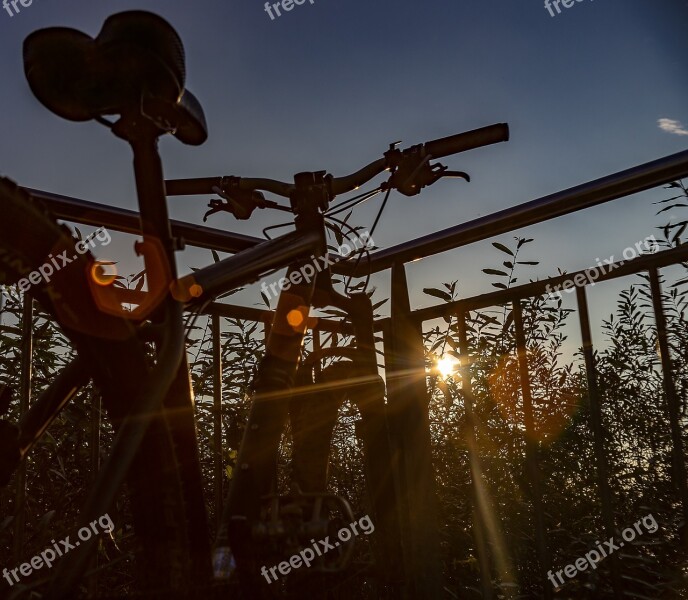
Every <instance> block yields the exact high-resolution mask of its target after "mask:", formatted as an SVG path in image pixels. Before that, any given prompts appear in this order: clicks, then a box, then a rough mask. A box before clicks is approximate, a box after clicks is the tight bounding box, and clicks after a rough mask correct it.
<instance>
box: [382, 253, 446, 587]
mask: <svg viewBox="0 0 688 600" xmlns="http://www.w3.org/2000/svg"><path fill="white" fill-rule="evenodd" d="M391 321H392V324H391V327H390V328H389V332H390V340H389V344H388V345H387V348H388V349H389V352H388V355H387V356H386V363H385V374H386V376H387V383H388V386H387V390H388V410H389V413H388V414H389V422H390V429H391V431H392V440H393V443H394V445H395V449H396V452H397V458H398V461H399V466H400V473H401V478H400V482H399V488H400V490H401V495H402V503H401V505H400V506H402V507H406V510H405V511H404V512H405V514H404V515H403V516H402V521H403V522H405V524H406V527H404V528H403V529H404V530H405V532H406V534H407V535H406V537H407V540H408V544H407V550H408V552H407V556H408V560H407V565H406V569H405V572H406V573H407V574H408V577H409V579H410V586H409V589H408V594H409V596H408V597H409V598H413V599H416V598H418V599H426V598H441V597H442V596H443V595H444V591H443V587H444V585H443V581H442V568H441V554H440V544H439V528H438V522H437V516H438V514H437V496H436V489H435V477H434V472H433V468H432V456H431V443H430V442H431V439H430V418H429V398H428V390H427V385H426V382H425V348H424V344H423V335H422V331H421V328H420V326H419V325H418V324H417V323H415V322H414V321H413V319H412V318H411V308H410V302H409V295H408V286H407V283H406V271H405V268H404V265H403V264H396V265H394V267H393V268H392V294H391ZM402 510H403V508H402Z"/></svg>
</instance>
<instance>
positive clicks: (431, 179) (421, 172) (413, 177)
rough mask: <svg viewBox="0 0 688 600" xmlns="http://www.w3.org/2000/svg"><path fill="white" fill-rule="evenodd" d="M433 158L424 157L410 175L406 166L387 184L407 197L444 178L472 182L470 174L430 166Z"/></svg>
mask: <svg viewBox="0 0 688 600" xmlns="http://www.w3.org/2000/svg"><path fill="white" fill-rule="evenodd" d="M431 159H432V157H431V156H430V155H426V156H424V157H422V158H421V159H420V160H419V161H418V163H417V164H416V165H414V166H413V170H412V171H411V173H410V174H407V173H408V170H409V165H408V164H405V165H403V167H405V168H401V169H399V170H397V171H395V172H394V173H392V176H391V177H390V178H389V181H388V182H387V186H388V187H393V188H396V189H397V190H398V191H399V192H400V193H402V194H404V195H405V196H415V195H416V194H419V193H420V191H421V190H422V189H423V188H424V187H427V186H429V185H432V184H433V183H435V182H437V181H439V180H440V179H441V178H442V177H452V178H461V179H464V180H466V181H469V182H470V180H471V177H470V175H469V174H468V173H466V172H464V171H449V170H448V167H446V166H445V165H443V164H441V163H435V164H430V160H431Z"/></svg>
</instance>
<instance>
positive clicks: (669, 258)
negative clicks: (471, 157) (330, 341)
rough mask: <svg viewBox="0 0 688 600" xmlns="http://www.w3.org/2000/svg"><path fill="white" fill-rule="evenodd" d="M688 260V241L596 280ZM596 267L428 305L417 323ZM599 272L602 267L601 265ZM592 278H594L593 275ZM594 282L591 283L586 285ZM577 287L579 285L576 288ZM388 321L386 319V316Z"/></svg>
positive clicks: (538, 292) (538, 289) (543, 288)
mask: <svg viewBox="0 0 688 600" xmlns="http://www.w3.org/2000/svg"><path fill="white" fill-rule="evenodd" d="M684 261H688V244H683V245H681V246H679V247H677V248H672V249H671V250H664V251H662V252H658V253H656V254H645V255H643V256H639V257H637V258H634V259H632V260H628V261H626V262H618V263H612V264H611V265H605V266H604V268H605V270H606V272H605V273H604V274H600V275H599V276H597V277H595V278H594V282H595V283H600V282H602V281H609V280H610V279H616V278H617V277H624V276H627V275H633V274H635V273H640V272H641V271H646V270H648V269H650V268H652V267H655V268H661V267H666V266H669V265H673V264H676V263H681V262H684ZM593 268H595V267H594V266H593V267H588V269H582V270H580V271H575V272H573V273H566V274H565V275H558V276H557V277H552V278H550V279H543V280H542V281H533V282H531V283H524V284H523V285H519V286H517V287H513V288H510V289H508V290H498V291H496V292H489V293H487V294H481V295H480V296H473V297H472V298H465V299H462V300H456V301H454V302H447V303H446V304H439V305H436V306H428V307H427V308H420V309H418V310H415V311H413V313H412V316H413V319H414V320H415V321H417V322H423V321H428V320H430V319H440V318H443V317H448V316H450V315H455V314H458V313H459V312H465V311H469V310H479V309H481V308H488V307H490V306H500V305H502V304H507V303H508V302H513V301H514V300H519V299H522V298H529V297H533V296H542V295H543V294H546V293H549V292H548V290H547V288H548V287H549V288H555V287H557V286H559V285H561V284H563V283H564V282H566V281H571V282H573V280H575V278H576V276H578V275H581V276H585V273H586V271H592V269H593ZM597 269H598V271H599V267H597ZM591 279H592V277H591ZM585 285H590V284H585ZM572 289H575V286H574V288H572ZM384 320H386V319H384Z"/></svg>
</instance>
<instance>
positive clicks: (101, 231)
mask: <svg viewBox="0 0 688 600" xmlns="http://www.w3.org/2000/svg"><path fill="white" fill-rule="evenodd" d="M96 240H98V241H99V242H100V245H101V246H107V245H108V244H109V243H110V242H111V241H112V237H111V236H110V233H109V232H108V230H107V229H105V227H99V228H98V229H96V230H95V231H94V232H93V233H92V234H91V235H89V236H87V237H86V238H84V239H83V240H79V241H78V242H77V243H76V244H74V249H75V250H76V252H77V253H76V254H75V255H73V256H71V257H69V256H67V250H65V251H64V252H62V253H60V254H58V255H57V256H53V255H52V254H49V255H48V260H47V261H46V262H45V263H43V264H42V265H41V266H40V267H38V269H36V270H35V271H31V273H29V274H28V275H27V276H26V277H24V278H22V279H20V280H19V281H17V286H18V288H19V290H20V291H22V292H28V291H29V289H30V288H31V286H32V285H38V284H40V283H41V281H44V282H45V283H50V279H51V278H52V276H53V275H55V273H57V272H58V271H59V270H60V269H62V268H63V267H66V266H67V265H68V264H69V263H71V262H72V261H73V260H76V259H77V255H80V254H86V253H87V252H88V250H89V248H94V247H95V245H96Z"/></svg>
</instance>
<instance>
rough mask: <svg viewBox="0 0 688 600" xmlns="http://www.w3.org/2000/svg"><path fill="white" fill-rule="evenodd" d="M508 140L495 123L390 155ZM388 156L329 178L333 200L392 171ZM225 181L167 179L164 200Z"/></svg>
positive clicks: (283, 192)
mask: <svg viewBox="0 0 688 600" xmlns="http://www.w3.org/2000/svg"><path fill="white" fill-rule="evenodd" d="M508 139H509V126H508V125H507V124H506V123H497V124H495V125H489V126H487V127H481V128H480V129H474V130H473V131H467V132H465V133H459V134H457V135H451V136H448V137H445V138H440V139H437V140H432V141H429V142H425V144H421V145H420V146H415V147H412V148H409V149H407V150H403V151H399V150H396V151H390V152H391V153H394V152H397V153H402V154H403V153H406V152H409V151H411V150H414V149H418V148H419V149H420V151H421V153H423V155H430V157H431V158H435V159H436V158H442V157H444V156H449V155H451V154H458V153H459V152H465V151H467V150H473V149H475V148H479V147H481V146H488V145H490V144H496V143H499V142H506V141H508ZM391 156H392V155H391V154H390V153H389V152H388V153H387V154H385V158H380V159H378V160H376V161H374V162H372V163H370V164H369V165H366V166H365V167H363V168H362V169H360V170H359V171H356V172H355V173H352V174H351V175H347V176H344V177H333V178H331V179H330V185H331V190H332V194H333V196H337V195H339V194H345V193H346V192H350V191H351V190H354V189H356V188H357V187H360V186H361V185H363V184H365V183H367V182H368V181H370V180H371V179H373V177H375V176H377V175H379V174H380V173H382V172H383V171H384V170H385V169H388V168H390V167H392V166H393V165H392V164H391V163H390V161H391ZM235 179H236V181H237V182H238V186H239V189H241V190H246V191H251V190H263V191H266V192H271V193H273V194H276V195H278V196H284V197H285V198H289V197H290V195H291V192H292V191H293V190H294V189H295V186H294V184H291V183H285V182H282V181H277V180H275V179H260V178H258V179H256V178H250V177H241V178H235ZM227 180H228V178H226V177H202V178H198V179H171V180H168V181H166V182H165V188H166V193H167V195H168V196H191V195H195V194H212V193H213V188H214V187H218V188H220V189H222V188H223V184H224V183H226V182H227Z"/></svg>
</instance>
